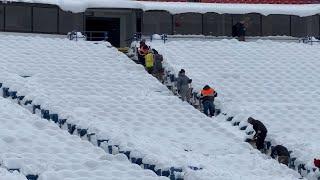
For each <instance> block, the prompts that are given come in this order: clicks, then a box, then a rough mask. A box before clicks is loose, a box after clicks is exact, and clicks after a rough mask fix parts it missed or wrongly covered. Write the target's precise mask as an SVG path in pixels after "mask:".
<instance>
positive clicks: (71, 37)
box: [68, 30, 109, 41]
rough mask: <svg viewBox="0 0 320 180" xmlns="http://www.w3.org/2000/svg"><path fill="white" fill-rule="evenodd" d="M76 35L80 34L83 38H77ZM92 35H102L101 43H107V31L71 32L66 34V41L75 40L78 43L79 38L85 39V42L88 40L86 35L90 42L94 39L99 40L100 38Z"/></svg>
mask: <svg viewBox="0 0 320 180" xmlns="http://www.w3.org/2000/svg"><path fill="white" fill-rule="evenodd" d="M78 33H81V34H82V35H83V36H82V37H78ZM94 33H103V41H107V40H108V38H109V37H108V32H107V31H76V30H74V31H71V32H69V33H68V39H69V40H74V39H75V40H76V41H78V39H79V38H82V39H85V40H88V37H87V36H88V34H89V37H90V40H94V39H101V36H99V37H95V36H92V34H94Z"/></svg>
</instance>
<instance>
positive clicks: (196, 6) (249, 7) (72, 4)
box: [6, 0, 320, 17]
mask: <svg viewBox="0 0 320 180" xmlns="http://www.w3.org/2000/svg"><path fill="white" fill-rule="evenodd" d="M6 2H26V3H40V4H52V5H57V6H59V7H60V8H61V9H63V10H65V11H72V12H75V13H78V12H84V11H86V9H87V8H124V9H126V8H127V9H142V10H143V11H152V10H163V11H168V12H169V13H171V14H179V13H202V14H204V13H208V12H215V13H219V14H224V13H227V14H247V13H260V14H262V15H269V14H287V15H297V16H301V17H303V16H311V15H316V14H318V13H319V10H320V5H319V4H300V5H290V4H244V3H243V4H229V3H227V4H223V3H187V2H146V1H132V0H116V1H115V0H63V1H55V0H22V1H21V0H19V1H18V0H7V1H6Z"/></svg>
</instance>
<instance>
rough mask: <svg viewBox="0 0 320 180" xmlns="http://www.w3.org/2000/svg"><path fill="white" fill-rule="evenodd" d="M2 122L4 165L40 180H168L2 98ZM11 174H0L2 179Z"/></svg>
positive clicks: (0, 156)
mask: <svg viewBox="0 0 320 180" xmlns="http://www.w3.org/2000/svg"><path fill="white" fill-rule="evenodd" d="M0 122H1V123H0V147H1V148H0V160H1V164H2V166H4V167H6V168H7V169H20V172H21V173H22V174H24V175H28V174H32V175H39V180H56V179H61V180H62V179H68V180H72V179H74V180H80V179H94V180H102V179H106V177H108V179H119V180H120V179H132V180H133V179H145V180H147V179H150V180H152V179H159V180H160V179H167V178H164V177H158V176H157V175H156V174H155V173H154V172H152V171H149V170H143V169H141V168H140V167H139V166H138V165H134V164H131V163H130V162H129V161H128V159H127V158H126V157H121V156H125V155H120V154H119V155H116V156H113V155H110V154H106V153H105V152H104V151H103V150H102V149H101V148H98V147H95V146H93V145H92V144H91V143H89V142H88V141H86V140H81V139H80V138H79V137H77V136H72V135H70V134H68V132H67V131H65V130H62V129H60V128H59V127H58V126H57V125H56V124H54V123H51V122H48V121H47V120H45V119H40V118H39V117H38V116H36V115H32V114H31V113H30V112H29V111H28V110H27V109H24V108H23V107H20V106H19V105H17V104H14V103H13V102H10V101H9V100H6V99H4V98H2V97H1V98H0ZM13 174H17V173H13ZM9 175H10V174H9V173H4V171H3V170H1V171H0V179H2V180H8V179H7V177H8V178H9ZM18 177H19V176H18ZM16 179H18V178H16ZM20 179H23V178H21V177H20ZM20 179H19V180H20ZM12 180H13V178H12Z"/></svg>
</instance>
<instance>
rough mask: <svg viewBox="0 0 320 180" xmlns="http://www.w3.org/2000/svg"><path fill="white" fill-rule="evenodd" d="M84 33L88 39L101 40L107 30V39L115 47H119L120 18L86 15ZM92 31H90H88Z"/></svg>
mask: <svg viewBox="0 0 320 180" xmlns="http://www.w3.org/2000/svg"><path fill="white" fill-rule="evenodd" d="M86 31H89V32H87V33H86V35H87V39H88V40H89V41H102V40H104V39H105V33H104V32H108V41H109V42H110V43H111V44H112V45H113V46H115V47H120V18H105V17H87V18H86ZM90 31H92V32H90Z"/></svg>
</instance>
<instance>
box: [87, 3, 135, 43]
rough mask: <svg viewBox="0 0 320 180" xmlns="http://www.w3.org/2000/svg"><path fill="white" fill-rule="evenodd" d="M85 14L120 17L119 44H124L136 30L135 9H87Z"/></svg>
mask: <svg viewBox="0 0 320 180" xmlns="http://www.w3.org/2000/svg"><path fill="white" fill-rule="evenodd" d="M86 16H93V17H109V18H120V46H126V45H127V44H128V43H129V41H128V42H127V41H126V40H127V39H130V38H131V37H132V36H133V34H134V33H135V32H136V11H135V10H112V9H88V10H87V11H86Z"/></svg>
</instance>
